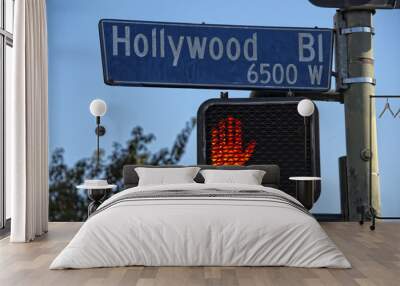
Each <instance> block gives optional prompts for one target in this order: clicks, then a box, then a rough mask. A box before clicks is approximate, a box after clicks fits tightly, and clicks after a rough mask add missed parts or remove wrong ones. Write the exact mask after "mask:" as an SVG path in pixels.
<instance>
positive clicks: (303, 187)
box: [296, 181, 315, 210]
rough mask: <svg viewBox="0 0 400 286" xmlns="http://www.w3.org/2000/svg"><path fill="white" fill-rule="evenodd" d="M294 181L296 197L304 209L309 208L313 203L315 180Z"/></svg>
mask: <svg viewBox="0 0 400 286" xmlns="http://www.w3.org/2000/svg"><path fill="white" fill-rule="evenodd" d="M296 183H297V185H296V193H297V199H298V200H299V202H301V203H302V204H303V205H304V207H305V208H306V209H308V210H310V209H311V208H312V207H313V205H314V191H315V182H314V181H297V182H296Z"/></svg>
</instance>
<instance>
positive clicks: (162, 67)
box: [99, 20, 333, 91]
mask: <svg viewBox="0 0 400 286" xmlns="http://www.w3.org/2000/svg"><path fill="white" fill-rule="evenodd" d="M99 32H100V44H101V53H102V60H103V73H104V82H105V83H106V84H110V85H128V86H165V87H188V88H220V89H290V90H314V91H326V90H328V89H329V88H330V80H331V65H332V48H333V31H332V30H331V29H319V28H280V27H279V28H278V27H255V26H227V25H208V24H179V23H162V22H143V21H123V20H101V21H100V23H99Z"/></svg>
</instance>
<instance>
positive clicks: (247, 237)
mask: <svg viewBox="0 0 400 286" xmlns="http://www.w3.org/2000/svg"><path fill="white" fill-rule="evenodd" d="M205 188H218V189H224V188H225V189H228V190H246V189H247V190H255V189H256V190H265V191H269V192H274V193H277V194H280V195H283V196H286V197H288V198H290V199H291V200H295V199H293V198H292V197H290V196H289V195H286V194H285V193H283V192H281V191H279V190H276V189H272V188H266V187H262V186H254V185H237V184H236V185H231V184H223V185H221V184H207V185H206V184H180V185H163V186H146V187H136V188H131V189H128V190H125V191H122V192H120V193H118V194H116V195H114V196H113V197H111V198H110V199H108V200H107V201H105V202H104V203H103V205H107V204H110V203H112V202H113V201H115V200H117V199H118V198H119V197H120V196H123V195H125V194H128V193H129V192H142V191H149V190H152V191H154V190H160V191H162V190H203V189H205ZM100 208H101V207H100ZM127 265H145V266H194V265H198V266H200V265H202V266H206V265H209V266H211V265H214V266H242V265H243V266H244V265H247V266H294V267H333V268H349V267H351V266H350V263H349V262H348V261H347V259H346V258H345V257H344V255H343V254H342V252H341V251H340V250H339V249H338V248H337V247H336V245H335V244H334V243H333V242H332V241H331V239H330V238H329V237H328V236H327V234H326V233H325V232H324V230H323V229H322V228H321V226H320V225H319V224H318V222H317V221H316V220H315V219H314V218H313V217H311V216H309V215H307V214H305V213H303V212H301V211H300V210H298V209H296V208H294V207H292V206H290V205H286V204H279V203H276V202H273V201H272V202H270V201H264V200H258V199H254V198H252V199H246V198H241V199H233V198H229V197H227V198H206V199H205V198H185V199H182V200H180V199H176V198H168V199H165V198H162V199H149V200H141V201H125V202H121V203H118V204H115V205H112V206H111V207H109V208H107V209H105V210H104V211H102V212H99V213H98V214H96V215H94V216H93V217H91V218H89V219H88V220H87V221H86V222H85V223H84V224H83V226H82V227H81V229H80V230H79V232H78V233H77V234H76V235H75V237H74V238H73V239H72V241H71V242H70V243H69V244H68V245H67V247H65V249H64V250H63V251H62V252H61V253H60V254H59V255H58V256H57V257H56V259H55V260H54V261H53V263H52V264H51V265H50V269H63V268H91V267H112V266H127Z"/></svg>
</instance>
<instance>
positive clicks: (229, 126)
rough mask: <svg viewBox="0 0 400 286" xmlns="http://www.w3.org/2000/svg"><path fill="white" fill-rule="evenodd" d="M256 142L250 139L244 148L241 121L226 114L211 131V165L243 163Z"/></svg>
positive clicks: (249, 155) (248, 157) (251, 152)
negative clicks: (226, 116)
mask: <svg viewBox="0 0 400 286" xmlns="http://www.w3.org/2000/svg"><path fill="white" fill-rule="evenodd" d="M255 146H256V142H255V141H254V140H252V141H251V142H250V143H249V144H248V145H247V148H246V149H245V150H243V142H242V123H241V121H240V120H239V119H237V118H233V117H232V116H228V118H227V119H222V120H221V121H220V122H219V123H218V128H213V129H212V131H211V162H212V164H213V165H217V166H220V165H244V164H245V163H246V162H247V161H248V160H249V159H250V157H251V155H253V152H254V148H255Z"/></svg>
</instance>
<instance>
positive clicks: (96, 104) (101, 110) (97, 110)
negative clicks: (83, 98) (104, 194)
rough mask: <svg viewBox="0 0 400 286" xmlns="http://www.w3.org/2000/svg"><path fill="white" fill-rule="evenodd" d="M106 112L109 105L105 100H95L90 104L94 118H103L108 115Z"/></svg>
mask: <svg viewBox="0 0 400 286" xmlns="http://www.w3.org/2000/svg"><path fill="white" fill-rule="evenodd" d="M106 111H107V104H106V103H105V101H104V100H101V99H95V100H93V101H92V102H91V103H90V113H92V114H93V116H103V115H104V114H106Z"/></svg>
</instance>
